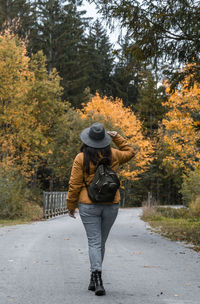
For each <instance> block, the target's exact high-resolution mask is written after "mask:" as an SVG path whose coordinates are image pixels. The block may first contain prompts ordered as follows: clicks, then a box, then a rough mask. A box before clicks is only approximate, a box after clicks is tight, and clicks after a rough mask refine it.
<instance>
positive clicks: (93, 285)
mask: <svg viewBox="0 0 200 304" xmlns="http://www.w3.org/2000/svg"><path fill="white" fill-rule="evenodd" d="M88 290H92V291H95V280H94V272H92V273H91V277H90V283H89V286H88Z"/></svg>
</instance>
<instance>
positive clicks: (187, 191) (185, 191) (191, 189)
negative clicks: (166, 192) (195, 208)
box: [180, 166, 200, 205]
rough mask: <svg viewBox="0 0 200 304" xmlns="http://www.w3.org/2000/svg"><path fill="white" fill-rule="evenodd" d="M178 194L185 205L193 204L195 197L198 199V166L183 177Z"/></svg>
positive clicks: (199, 182)
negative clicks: (179, 193) (181, 196)
mask: <svg viewBox="0 0 200 304" xmlns="http://www.w3.org/2000/svg"><path fill="white" fill-rule="evenodd" d="M180 192H181V194H182V195H183V199H184V201H185V202H186V204H187V205H188V203H189V202H194V201H195V200H196V199H197V197H200V166H199V167H198V168H197V169H196V170H194V171H190V173H189V174H188V175H185V176H184V177H183V184H182V188H181V191H180Z"/></svg>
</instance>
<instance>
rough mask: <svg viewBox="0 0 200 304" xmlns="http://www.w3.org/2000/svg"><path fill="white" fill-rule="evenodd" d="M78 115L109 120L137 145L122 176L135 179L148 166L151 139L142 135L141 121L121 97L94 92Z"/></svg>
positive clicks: (150, 154)
mask: <svg viewBox="0 0 200 304" xmlns="http://www.w3.org/2000/svg"><path fill="white" fill-rule="evenodd" d="M80 115H81V117H82V119H85V118H87V117H92V118H93V119H95V120H101V118H102V119H103V120H104V121H105V122H111V123H112V125H113V126H114V127H115V128H117V129H120V130H121V132H122V133H123V135H124V136H126V137H127V139H128V141H129V142H130V144H132V145H134V146H135V147H137V153H136V156H135V157H134V159H133V160H132V162H130V163H129V164H128V165H126V166H125V167H124V168H123V169H122V170H121V172H120V173H121V175H122V176H123V177H124V178H128V179H131V180H135V179H137V178H138V175H139V174H141V173H142V172H144V171H145V170H146V169H147V168H148V166H149V164H150V162H151V161H152V153H153V148H152V144H151V141H150V140H149V139H147V138H145V137H144V136H143V134H142V126H141V122H140V121H139V120H138V119H137V117H136V116H135V114H134V113H133V111H132V110H131V109H130V108H126V107H125V106H124V105H123V102H122V100H121V99H119V98H116V99H115V100H111V99H109V98H107V97H103V98H101V97H100V96H99V94H96V96H94V97H93V98H92V99H91V100H90V101H89V102H88V103H87V104H86V105H83V109H82V110H81V111H80Z"/></svg>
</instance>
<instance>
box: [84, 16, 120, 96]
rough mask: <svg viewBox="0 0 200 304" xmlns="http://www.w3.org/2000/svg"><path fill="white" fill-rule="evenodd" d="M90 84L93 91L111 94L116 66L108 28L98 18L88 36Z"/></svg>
mask: <svg viewBox="0 0 200 304" xmlns="http://www.w3.org/2000/svg"><path fill="white" fill-rule="evenodd" d="M87 62H88V65H89V67H88V68H89V70H88V86H89V88H90V90H91V93H93V94H95V93H96V91H98V92H99V93H100V94H102V95H107V96H109V95H111V73H112V70H113V66H114V56H113V54H112V45H111V43H110V42H109V37H108V36H107V34H106V30H105V29H104V28H103V27H102V25H101V23H100V21H99V20H98V19H97V20H96V21H95V23H94V24H93V25H92V26H91V27H90V30H89V35H88V38H87Z"/></svg>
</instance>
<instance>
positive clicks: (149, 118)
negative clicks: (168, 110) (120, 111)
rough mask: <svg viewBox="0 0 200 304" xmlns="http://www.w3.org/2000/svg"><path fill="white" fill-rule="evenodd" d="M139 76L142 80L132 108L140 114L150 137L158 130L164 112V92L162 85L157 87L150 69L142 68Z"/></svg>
mask: <svg viewBox="0 0 200 304" xmlns="http://www.w3.org/2000/svg"><path fill="white" fill-rule="evenodd" d="M140 77H141V78H142V81H141V82H140V84H139V87H138V91H139V97H138V100H137V103H136V104H135V106H134V109H135V110H136V113H138V115H139V116H140V119H141V121H142V122H143V127H144V130H145V131H146V133H147V135H148V136H150V137H151V138H152V137H153V136H155V135H156V133H155V131H157V130H158V124H159V122H161V121H162V118H163V115H164V113H165V108H164V107H163V105H162V102H163V101H164V100H165V98H166V94H165V90H164V87H163V86H159V87H158V84H157V83H156V81H155V79H154V76H153V74H152V72H151V71H150V70H147V69H144V70H143V72H142V73H141V75H140Z"/></svg>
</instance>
